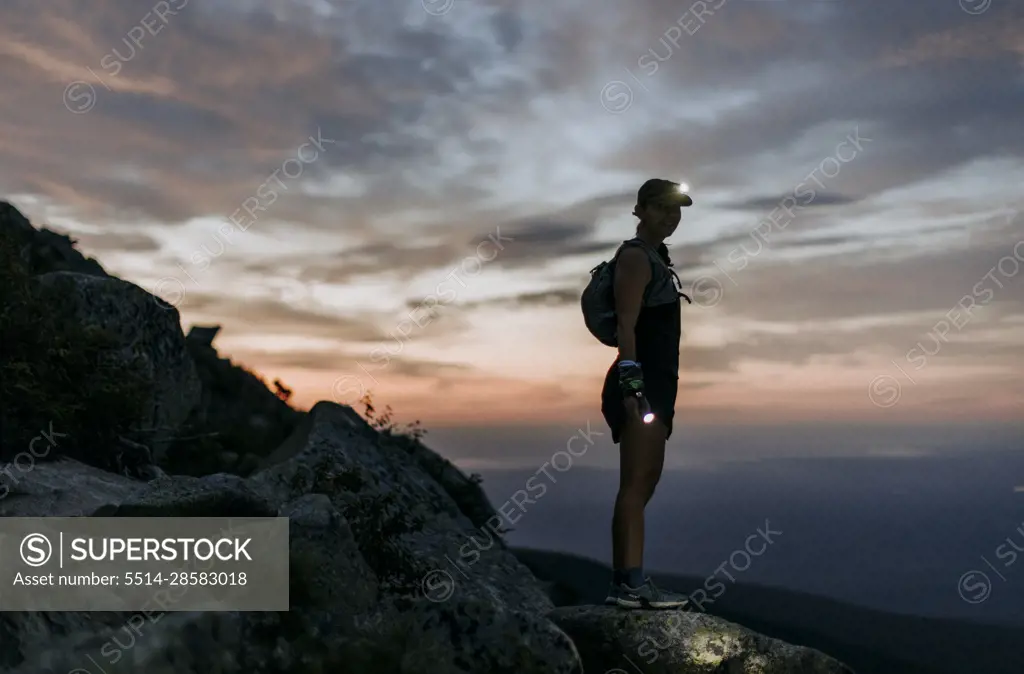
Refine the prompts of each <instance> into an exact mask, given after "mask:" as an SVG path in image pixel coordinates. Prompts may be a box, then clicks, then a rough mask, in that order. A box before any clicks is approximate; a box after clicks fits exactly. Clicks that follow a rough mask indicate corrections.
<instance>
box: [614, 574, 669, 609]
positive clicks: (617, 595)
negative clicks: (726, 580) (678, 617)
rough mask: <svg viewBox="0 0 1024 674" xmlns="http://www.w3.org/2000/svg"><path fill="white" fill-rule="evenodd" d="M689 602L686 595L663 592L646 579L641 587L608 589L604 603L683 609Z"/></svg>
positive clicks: (625, 586) (648, 607) (624, 585)
mask: <svg viewBox="0 0 1024 674" xmlns="http://www.w3.org/2000/svg"><path fill="white" fill-rule="evenodd" d="M688 602H689V598H688V597H687V596H686V595H685V594H679V593H677V592H669V591H668V590H662V589H661V588H658V587H656V586H655V585H654V582H653V581H652V580H651V579H650V578H645V579H644V584H643V585H641V586H640V587H630V586H628V585H626V584H625V583H620V584H618V585H615V584H614V583H613V584H612V585H611V586H610V587H609V588H608V596H607V597H605V600H604V603H605V604H610V605H613V606H621V607H622V608H647V609H651V608H683V607H684V606H686V605H687V603H688Z"/></svg>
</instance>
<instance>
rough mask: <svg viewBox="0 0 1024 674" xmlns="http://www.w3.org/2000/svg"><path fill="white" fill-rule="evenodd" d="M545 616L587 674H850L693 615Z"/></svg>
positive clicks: (580, 610)
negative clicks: (563, 636) (562, 633)
mask: <svg viewBox="0 0 1024 674" xmlns="http://www.w3.org/2000/svg"><path fill="white" fill-rule="evenodd" d="M549 615H550V617H551V619H552V620H553V621H554V622H555V623H556V624H557V625H558V626H559V627H561V628H562V629H563V630H565V632H566V633H567V634H568V635H569V636H570V637H572V640H573V641H574V642H575V643H576V647H577V648H578V649H579V651H580V654H581V656H582V659H583V667H584V669H585V671H587V672H606V673H609V674H619V673H620V672H630V671H642V672H644V674H705V673H707V672H731V673H734V674H853V671H852V670H851V669H849V668H848V667H846V666H845V665H843V664H842V663H840V662H839V661H837V660H835V659H833V658H830V657H828V656H827V655H825V654H823V653H820V652H819V651H816V650H813V649H811V648H803V647H800V646H793V645H791V644H787V643H785V642H784V641H779V640H778V639H772V638H770V637H766V636H763V635H761V634H758V633H756V632H752V631H750V630H748V629H745V628H743V627H740V626H739V625H735V624H733V623H730V622H727V621H725V620H722V619H721V618H716V617H714V616H710V615H707V614H706V613H700V612H696V611H685V610H683V611H622V610H619V609H617V608H615V607H596V606H574V607H562V608H558V609H556V610H554V611H553V612H551V613H550V614H549Z"/></svg>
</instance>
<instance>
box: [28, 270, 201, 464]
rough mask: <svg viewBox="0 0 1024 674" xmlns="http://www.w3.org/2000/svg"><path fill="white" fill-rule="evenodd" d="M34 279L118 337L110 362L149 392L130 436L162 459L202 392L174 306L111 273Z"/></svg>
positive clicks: (91, 322)
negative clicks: (124, 369)
mask: <svg viewBox="0 0 1024 674" xmlns="http://www.w3.org/2000/svg"><path fill="white" fill-rule="evenodd" d="M36 281H37V282H38V283H39V284H41V285H44V286H47V287H49V288H51V289H55V290H57V291H59V292H60V293H61V295H63V296H64V297H67V298H69V299H70V300H71V302H72V307H73V310H74V311H75V312H76V316H75V318H76V319H77V320H79V321H80V322H82V323H83V324H85V325H94V326H97V327H99V328H102V329H103V330H104V331H106V332H107V333H108V334H110V335H113V336H114V338H115V339H116V340H117V341H118V346H117V348H115V349H114V350H112V351H111V353H110V354H109V356H110V359H111V364H112V366H114V367H124V368H129V367H130V368H132V371H133V373H134V374H136V375H138V376H139V377H140V378H141V380H142V381H145V382H147V384H148V385H149V387H150V389H151V391H152V393H151V397H150V399H149V400H147V401H146V408H147V409H146V411H145V413H144V417H143V418H142V419H141V422H140V424H139V426H138V428H136V429H134V430H135V433H133V435H135V438H134V439H135V440H137V441H139V442H140V443H142V444H143V445H146V446H147V447H148V448H149V449H150V450H151V452H152V453H153V456H152V458H153V460H154V461H155V462H156V463H158V464H159V463H161V462H162V461H164V460H165V459H166V450H167V448H168V447H169V446H170V444H171V443H172V441H173V440H174V437H175V436H176V435H178V434H179V430H180V429H181V428H182V426H183V424H184V422H185V420H186V419H188V418H189V415H190V414H191V413H192V411H193V409H194V408H195V407H196V405H198V404H199V402H200V400H201V396H202V384H201V383H200V380H199V376H198V374H197V373H196V368H195V365H194V363H193V362H192V357H191V356H190V355H189V353H188V350H187V349H186V347H185V336H184V334H183V333H182V331H181V319H180V316H179V315H178V311H177V309H175V308H174V307H170V306H167V305H165V304H162V303H160V302H158V301H156V300H155V298H154V297H153V296H152V295H151V294H149V293H148V292H146V291H145V290H143V289H142V288H140V287H139V286H137V285H135V284H134V283H129V282H127V281H122V280H120V279H117V278H112V277H101V276H92V275H89V274H81V273H77V272H50V273H48V274H43V275H41V276H38V277H36Z"/></svg>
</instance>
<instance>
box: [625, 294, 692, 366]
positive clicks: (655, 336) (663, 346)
mask: <svg viewBox="0 0 1024 674" xmlns="http://www.w3.org/2000/svg"><path fill="white" fill-rule="evenodd" d="M680 334H681V328H680V307H679V299H678V298H677V299H676V300H675V301H674V302H670V303H668V304H659V305H656V306H653V307H642V308H641V309H640V316H639V317H638V318H637V321H636V359H637V360H638V361H639V362H640V366H641V367H642V368H643V371H644V374H648V373H654V372H658V373H660V374H664V375H667V376H672V377H678V376H679V338H680Z"/></svg>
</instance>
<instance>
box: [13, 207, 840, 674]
mask: <svg viewBox="0 0 1024 674" xmlns="http://www.w3.org/2000/svg"><path fill="white" fill-rule="evenodd" d="M0 245H2V246H4V247H5V248H6V249H7V250H6V253H8V254H7V255H5V256H4V257H3V264H5V265H7V268H5V269H3V270H0V272H2V274H3V278H4V279H5V280H7V279H10V280H9V284H8V287H11V288H13V287H15V286H17V287H18V288H20V289H21V290H19V291H18V292H12V293H11V294H10V297H9V298H7V296H5V306H4V307H3V313H2V314H0V339H3V340H9V343H11V344H12V348H11V349H10V350H8V349H7V348H6V346H7V343H8V342H7V341H5V349H4V351H3V354H2V355H0V374H2V376H3V377H4V380H3V381H4V387H5V388H6V387H8V385H10V386H11V387H12V388H13V387H14V386H15V385H17V386H18V387H20V388H19V391H18V393H17V396H16V395H15V394H10V395H6V394H5V397H4V398H3V401H4V409H2V410H0V419H2V420H3V422H4V424H5V425H6V427H7V428H5V433H4V435H3V436H2V437H3V442H4V445H5V446H3V447H2V448H0V457H2V459H3V460H4V461H5V462H6V463H5V464H4V468H3V470H2V471H0V481H2V487H3V488H2V489H0V516H4V517H40V516H75V517H98V516H102V517H139V516H150V517H181V516H184V517H203V516H208V517H262V516H284V517H288V518H289V530H290V534H289V543H288V545H289V548H290V564H289V567H290V568H289V573H290V578H289V579H288V585H289V602H290V610H289V611H286V612H240V611H238V612H232V611H224V612H185V611H174V610H173V606H169V607H166V608H167V609H168V610H167V611H166V612H158V613H151V614H146V615H145V616H144V617H140V615H139V614H138V613H130V612H127V613H112V612H95V613H75V612H4V613H0V671H2V672H9V673H10V674H69V673H72V674H83V673H84V672H90V673H95V674H128V673H131V674H229V673H235V672H239V673H241V672H245V673H246V674H293V673H299V672H302V673H304V674H307V673H308V674H331V673H339V674H340V673H352V674H363V673H366V674H377V673H380V674H399V673H410V674H411V673H421V672H422V673H426V672H430V673H431V674H461V673H470V672H472V673H476V672H480V673H486V674H501V673H507V674H529V673H534V672H535V673H538V674H539V673H542V672H543V673H551V674H560V673H564V674H570V673H576V672H584V671H585V672H587V673H588V674H589V673H595V674H605V673H612V674H618V673H619V672H628V671H640V672H643V673H646V674H657V673H660V672H665V673H669V672H673V673H680V674H683V673H691V672H692V673H697V672H701V673H703V672H734V673H737V674H739V673H744V674H783V673H793V674H851V672H850V670H849V669H848V668H847V667H845V666H844V665H843V664H841V663H839V662H837V661H836V660H834V659H832V658H830V657H828V656H827V655H825V654H822V653H820V652H818V651H815V650H812V649H809V648H804V647H800V646H796V645H791V644H787V643H784V642H781V641H778V640H775V639H771V638H768V637H765V636H762V635H759V634H757V633H755V632H752V631H750V630H747V629H744V628H743V627H741V626H739V625H735V624H731V623H728V622H726V621H723V620H720V619H718V618H715V617H712V616H709V615H705V614H696V613H687V612H681V611H677V612H645V611H632V612H630V611H622V610H618V609H613V608H609V607H599V606H574V607H561V608H556V607H555V606H554V604H553V603H552V601H551V599H550V597H549V596H548V594H547V587H546V586H545V585H544V584H542V583H541V582H540V581H538V580H537V579H536V578H535V577H534V576H533V575H532V574H531V572H530V571H529V570H528V569H527V568H526V567H525V566H524V565H523V564H521V563H520V562H519V561H518V560H517V559H516V557H515V556H514V555H513V554H512V553H511V552H510V550H509V549H508V548H507V547H506V546H505V544H504V542H503V541H502V540H501V538H500V536H492V535H491V533H490V532H487V533H485V532H484V530H485V529H486V528H488V527H490V528H492V529H493V528H494V524H493V523H494V522H496V521H500V518H499V517H498V516H497V514H496V513H495V510H494V508H493V507H492V506H491V504H490V503H489V502H488V501H487V498H486V497H485V496H484V493H483V491H482V490H481V488H480V486H479V481H478V480H476V479H473V478H471V477H467V476H466V475H464V474H463V473H462V472H461V471H459V470H458V469H457V468H456V467H455V466H453V465H452V464H451V463H450V462H449V461H447V460H445V459H444V458H442V457H440V456H439V455H437V454H436V453H435V452H433V451H431V450H430V449H429V448H428V447H426V446H425V445H424V444H423V442H422V441H421V439H420V438H419V437H417V436H410V435H406V434H403V433H401V432H396V431H395V430H394V429H393V428H391V427H381V426H380V425H379V424H371V423H368V421H367V419H364V418H363V416H361V415H360V414H358V413H357V412H356V411H354V410H353V409H351V408H349V407H346V406H342V405H338V404H335V403H333V402H328V401H323V402H320V403H317V404H316V405H315V406H314V407H313V408H312V409H311V410H309V411H308V412H303V411H299V410H296V409H293V408H292V407H290V406H289V405H288V404H287V402H286V400H285V399H284V398H286V395H282V394H281V393H280V391H281V389H282V387H281V386H279V387H278V392H276V393H275V392H272V391H270V390H269V389H268V388H267V387H266V386H265V385H264V384H263V382H262V380H261V379H260V378H259V377H257V376H256V375H255V374H253V373H251V372H248V371H246V370H244V368H241V367H239V366H237V365H235V364H233V363H231V362H230V361H229V360H227V359H223V358H220V357H219V356H217V355H216V351H215V349H214V348H213V346H212V339H213V335H214V334H216V328H215V327H199V328H196V329H194V330H193V331H192V332H191V333H190V335H189V337H186V335H185V334H184V333H183V331H182V329H181V325H180V318H179V316H178V314H177V311H176V310H175V309H174V308H173V307H168V306H167V305H166V304H163V303H162V301H161V300H159V299H158V298H155V297H153V296H152V295H150V294H149V293H147V292H146V291H145V290H144V289H142V288H140V287H139V286H137V285H135V284H132V283H129V282H127V281H124V280H121V279H117V278H115V277H113V276H111V275H109V274H107V273H106V272H104V271H103V269H102V268H101V267H100V266H99V264H98V263H96V262H95V261H92V260H87V259H86V258H85V257H83V256H82V255H80V254H79V253H78V252H77V251H75V250H74V247H73V245H72V243H71V242H70V239H68V238H66V237H62V236H60V235H58V234H54V233H53V232H48V231H46V230H42V231H40V230H38V229H36V228H35V227H33V226H32V225H30V224H29V223H28V221H27V220H26V219H25V218H24V217H22V215H21V214H20V213H19V212H18V211H17V210H16V209H15V208H14V207H13V206H11V205H9V204H5V203H0ZM12 251H13V252H14V254H10V253H11V252H12ZM55 288H56V289H57V291H58V292H59V293H60V294H61V295H62V296H64V297H66V298H69V299H68V303H67V304H66V305H64V313H63V314H62V316H61V320H60V321H59V322H57V323H53V324H52V327H51V328H49V329H48V333H59V332H60V331H67V333H68V335H70V336H71V337H76V339H77V336H78V331H85V332H84V333H83V334H87V335H88V339H84V338H83V339H79V340H78V341H75V340H73V339H70V338H67V339H65V338H64V337H62V335H61V334H48V335H47V336H45V338H39V340H38V342H37V343H35V344H31V345H30V346H34V347H35V348H34V349H29V348H27V347H28V346H29V344H28V342H27V341H26V340H27V339H28V338H27V337H26V335H28V334H29V332H30V330H29V329H30V328H31V325H29V326H28V327H26V325H25V324H26V323H32V322H33V321H37V320H38V321H41V320H44V317H41V316H40V315H38V312H35V310H34V309H33V307H35V306H37V305H38V301H39V298H40V297H42V296H43V295H44V294H45V293H52V292H54V289H55ZM35 293H41V294H42V295H36V294H35ZM45 320H48V321H49V320H52V319H50V318H45ZM47 325H50V323H48V324H47ZM100 337H102V339H100ZM62 339H63V340H64V341H61V340H62ZM73 344H83V345H91V346H89V348H88V349H87V350H85V351H83V352H82V353H76V352H75V351H74V349H75V348H82V349H86V347H85V346H81V347H75V346H72V345H73ZM112 364H113V365H112ZM62 368H63V370H62ZM83 369H84V370H87V373H88V376H79V375H80V374H81V372H82V371H83ZM43 370H45V371H48V372H50V371H52V372H57V371H62V372H64V371H65V370H66V372H65V374H66V378H65V379H64V380H62V381H63V382H64V383H63V384H62V386H63V389H62V390H56V389H55V390H54V391H53V392H52V394H51V392H50V391H49V390H48V389H45V387H46V386H49V384H47V383H46V382H44V381H39V382H38V384H37V385H38V386H39V387H43V388H44V389H45V390H43V393H45V394H46V395H42V394H40V395H37V396H36V397H30V398H28V399H29V400H32V401H34V402H33V405H36V406H37V407H40V408H41V409H36V408H30V407H27V406H26V405H25V404H24V400H25V399H26V398H25V396H27V395H29V394H31V393H33V391H32V390H30V389H31V386H30V384H32V383H33V381H34V380H32V379H29V378H27V377H28V375H31V374H32V373H34V372H37V371H43ZM26 373H28V375H26ZM76 373H77V374H76ZM103 377H110V378H115V377H119V378H120V379H118V380H117V381H114V380H113V379H111V381H105V380H103V379H102V378H103ZM123 381H130V382H131V386H130V387H128V388H126V389H124V390H122V389H121V388H119V386H121V383H119V382H123ZM67 382H71V383H70V384H69V383H67ZM136 385H137V386H136ZM139 391H145V397H144V399H142V400H138V398H139V397H140V394H139ZM58 393H60V394H61V395H57V394H58ZM19 401H20V402H19ZM100 405H104V406H106V407H108V408H109V407H113V408H115V409H124V410H128V411H130V412H131V414H128V413H127V412H125V415H122V416H126V418H122V416H118V417H117V422H116V424H115V422H114V421H105V422H104V423H105V424H106V425H105V426H104V427H103V428H102V429H94V428H92V427H91V426H90V425H89V424H91V423H94V422H93V421H91V420H92V419H93V418H94V416H95V415H92V416H90V415H89V414H86V413H88V412H90V411H92V412H95V413H96V414H100V412H101V411H102V410H100V408H99V407H98V406H100ZM82 410H84V411H85V412H86V413H82ZM29 416H31V419H29V418H28V417H29ZM44 418H53V419H58V420H60V424H57V423H56V422H55V423H54V425H53V427H51V428H49V429H47V428H46V427H45V425H44V427H43V431H45V432H47V433H49V435H48V436H47V437H49V438H50V439H49V441H48V442H47V443H46V445H45V447H46V450H45V451H39V452H36V451H33V452H32V453H31V454H27V453H26V452H27V451H28V442H27V440H26V439H27V438H30V437H35V436H36V435H37V434H38V433H39V428H37V427H38V426H39V425H40V423H41V422H40V419H44ZM100 418H103V419H107V418H108V417H103V416H102V415H100ZM112 418H113V417H111V419H112ZM61 424H62V425H61ZM111 424H115V426H116V427H112V428H111ZM8 430H9V432H7V431H8ZM101 431H102V432H104V433H107V435H102V433H100V432H101ZM100 437H103V438H108V440H109V442H108V441H104V442H102V443H101V442H99V441H98V440H96V438H100ZM111 438H112V439H111ZM22 443H25V444H24V445H23V444H22ZM35 447H36V448H40V447H41V446H40V445H35ZM26 457H31V460H28V459H27V458H26ZM470 539H474V541H478V540H487V541H489V542H488V543H487V544H486V546H483V545H481V544H479V543H478V542H477V543H475V545H474V550H475V551H476V552H477V553H479V554H478V555H475V556H474V557H473V559H472V560H471V561H467V562H466V563H463V564H459V565H458V567H457V568H456V567H455V566H453V564H452V562H451V560H452V559H453V558H457V557H458V555H459V552H458V551H459V550H461V549H464V547H465V544H466V543H467V542H468V541H469V540H470ZM112 644H116V648H113V647H112ZM115 652H116V654H117V657H116V658H114V657H111V655H110V654H111V653H115ZM637 667H639V670H638V669H637Z"/></svg>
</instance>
